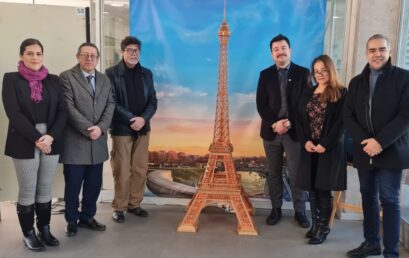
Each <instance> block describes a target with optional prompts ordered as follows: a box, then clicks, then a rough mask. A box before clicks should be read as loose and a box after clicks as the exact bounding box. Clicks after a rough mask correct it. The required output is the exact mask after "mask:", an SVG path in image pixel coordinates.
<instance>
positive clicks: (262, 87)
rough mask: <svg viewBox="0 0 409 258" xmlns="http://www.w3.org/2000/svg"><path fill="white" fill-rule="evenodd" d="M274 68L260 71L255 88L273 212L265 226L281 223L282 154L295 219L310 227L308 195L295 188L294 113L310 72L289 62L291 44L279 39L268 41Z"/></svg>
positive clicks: (296, 162)
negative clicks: (306, 205) (306, 213)
mask: <svg viewBox="0 0 409 258" xmlns="http://www.w3.org/2000/svg"><path fill="white" fill-rule="evenodd" d="M270 50H271V55H272V58H273V60H274V62H275V65H272V66H270V67H269V68H267V69H265V70H263V71H261V73H260V78H259V81H258V86H257V99H256V102H257V111H258V113H259V114H260V117H261V131H260V136H261V138H263V145H264V150H265V152H266V158H267V166H268V169H269V170H268V172H267V183H268V187H269V189H270V199H271V205H272V210H271V213H270V215H269V216H268V217H267V220H266V222H267V224H268V225H275V224H277V223H278V221H279V220H280V219H281V206H282V203H283V201H282V199H283V194H282V193H283V181H282V180H283V179H282V178H283V176H282V171H283V170H282V168H283V154H284V152H285V157H286V162H287V168H288V176H289V179H290V186H291V191H292V197H293V204H294V211H295V217H294V218H295V219H296V220H297V222H298V223H299V225H300V226H301V227H303V228H308V227H309V221H308V218H307V216H306V215H305V201H306V200H307V193H306V192H304V191H302V190H301V189H300V188H298V187H296V186H295V177H296V174H297V166H298V156H299V151H300V146H299V143H298V142H297V139H296V133H295V123H296V121H295V119H294V117H295V112H296V107H297V103H298V100H299V98H300V97H301V93H302V88H303V87H304V86H305V85H306V83H307V80H308V75H309V71H308V69H307V68H304V67H301V66H298V65H296V64H294V63H292V62H291V61H290V57H291V49H290V41H289V40H288V38H287V37H285V36H283V35H281V34H280V35H278V36H276V37H274V38H273V39H272V40H271V41H270Z"/></svg>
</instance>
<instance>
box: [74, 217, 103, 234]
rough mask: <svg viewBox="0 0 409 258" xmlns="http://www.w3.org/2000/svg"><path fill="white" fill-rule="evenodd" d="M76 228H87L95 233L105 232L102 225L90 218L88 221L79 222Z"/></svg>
mask: <svg viewBox="0 0 409 258" xmlns="http://www.w3.org/2000/svg"><path fill="white" fill-rule="evenodd" d="M78 226H79V227H82V228H88V229H91V230H95V231H105V229H106V226H105V225H104V224H101V223H99V222H98V221H97V220H96V219H94V218H90V219H89V220H87V221H85V220H80V222H78Z"/></svg>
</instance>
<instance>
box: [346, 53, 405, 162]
mask: <svg viewBox="0 0 409 258" xmlns="http://www.w3.org/2000/svg"><path fill="white" fill-rule="evenodd" d="M369 74H370V68H369V65H368V64H367V65H366V66H365V68H364V70H363V71H362V73H361V74H359V75H357V76H356V77H354V78H353V79H352V80H351V82H350V84H349V91H348V95H347V98H346V101H345V106H344V121H345V125H346V128H347V130H348V132H349V133H350V134H351V135H352V138H353V162H354V167H356V168H358V169H372V168H384V169H405V168H409V130H408V129H409V71H407V70H404V69H401V68H399V67H396V66H393V65H392V64H391V60H390V59H389V61H388V63H387V64H386V65H385V67H384V68H383V74H381V75H379V77H378V80H377V82H376V86H375V92H374V94H373V97H372V112H371V122H372V123H371V122H370V120H369ZM372 137H373V138H375V139H376V140H377V141H378V142H379V143H380V144H381V146H382V149H383V151H382V152H381V153H380V154H379V155H376V156H375V157H373V158H372V160H371V161H370V157H369V156H368V155H367V154H366V153H365V152H364V151H363V150H362V149H363V146H361V144H360V143H361V141H363V140H365V139H368V138H372Z"/></svg>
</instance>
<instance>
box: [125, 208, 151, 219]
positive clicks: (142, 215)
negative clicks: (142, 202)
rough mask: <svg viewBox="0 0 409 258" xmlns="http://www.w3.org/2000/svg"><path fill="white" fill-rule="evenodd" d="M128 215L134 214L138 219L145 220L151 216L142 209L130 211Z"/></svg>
mask: <svg viewBox="0 0 409 258" xmlns="http://www.w3.org/2000/svg"><path fill="white" fill-rule="evenodd" d="M128 213H132V214H133V215H136V216H138V217H143V218H146V217H148V216H149V214H148V212H147V211H146V210H144V209H142V208H141V207H137V208H133V209H128Z"/></svg>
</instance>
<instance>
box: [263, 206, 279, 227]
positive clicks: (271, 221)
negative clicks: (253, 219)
mask: <svg viewBox="0 0 409 258" xmlns="http://www.w3.org/2000/svg"><path fill="white" fill-rule="evenodd" d="M280 219H281V209H280V208H273V209H272V210H271V213H270V215H268V216H267V219H266V223H267V225H271V226H272V225H275V224H277V223H278V221H280Z"/></svg>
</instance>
